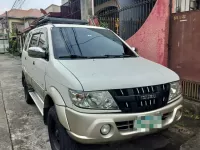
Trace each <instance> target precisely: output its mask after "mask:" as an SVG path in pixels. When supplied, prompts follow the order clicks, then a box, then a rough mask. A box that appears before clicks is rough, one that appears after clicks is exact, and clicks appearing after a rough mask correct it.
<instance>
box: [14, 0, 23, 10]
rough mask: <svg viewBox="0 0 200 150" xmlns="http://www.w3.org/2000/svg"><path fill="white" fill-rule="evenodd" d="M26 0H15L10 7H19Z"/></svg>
mask: <svg viewBox="0 0 200 150" xmlns="http://www.w3.org/2000/svg"><path fill="white" fill-rule="evenodd" d="M25 1H26V0H15V2H14V4H13V6H12V9H21V8H22V5H23V4H24V2H25Z"/></svg>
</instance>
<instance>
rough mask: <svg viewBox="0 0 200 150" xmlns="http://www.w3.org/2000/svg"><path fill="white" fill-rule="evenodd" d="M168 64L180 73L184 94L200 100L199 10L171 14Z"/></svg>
mask: <svg viewBox="0 0 200 150" xmlns="http://www.w3.org/2000/svg"><path fill="white" fill-rule="evenodd" d="M169 66H170V68H171V69H172V70H174V71H175V72H177V73H178V74H179V75H180V77H181V79H182V85H183V94H184V96H185V97H187V98H189V99H194V100H198V101H200V11H189V12H182V13H175V14H172V17H171V32H170V49H169Z"/></svg>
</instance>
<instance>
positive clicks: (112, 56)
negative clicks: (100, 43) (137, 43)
mask: <svg viewBox="0 0 200 150" xmlns="http://www.w3.org/2000/svg"><path fill="white" fill-rule="evenodd" d="M104 56H105V57H107V58H126V57H134V56H132V55H104Z"/></svg>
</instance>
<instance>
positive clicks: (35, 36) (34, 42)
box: [29, 33, 40, 47]
mask: <svg viewBox="0 0 200 150" xmlns="http://www.w3.org/2000/svg"><path fill="white" fill-rule="evenodd" d="M39 37H40V34H39V33H37V34H33V36H32V38H31V41H30V44H29V47H37V46H38V39H39Z"/></svg>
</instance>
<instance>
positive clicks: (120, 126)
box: [115, 120, 134, 131]
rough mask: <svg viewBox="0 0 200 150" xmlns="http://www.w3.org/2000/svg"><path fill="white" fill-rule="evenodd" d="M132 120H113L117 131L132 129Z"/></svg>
mask: <svg viewBox="0 0 200 150" xmlns="http://www.w3.org/2000/svg"><path fill="white" fill-rule="evenodd" d="M133 122H134V121H133V120H132V121H123V122H115V124H116V126H117V128H118V130H119V131H133V128H134V127H133Z"/></svg>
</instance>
